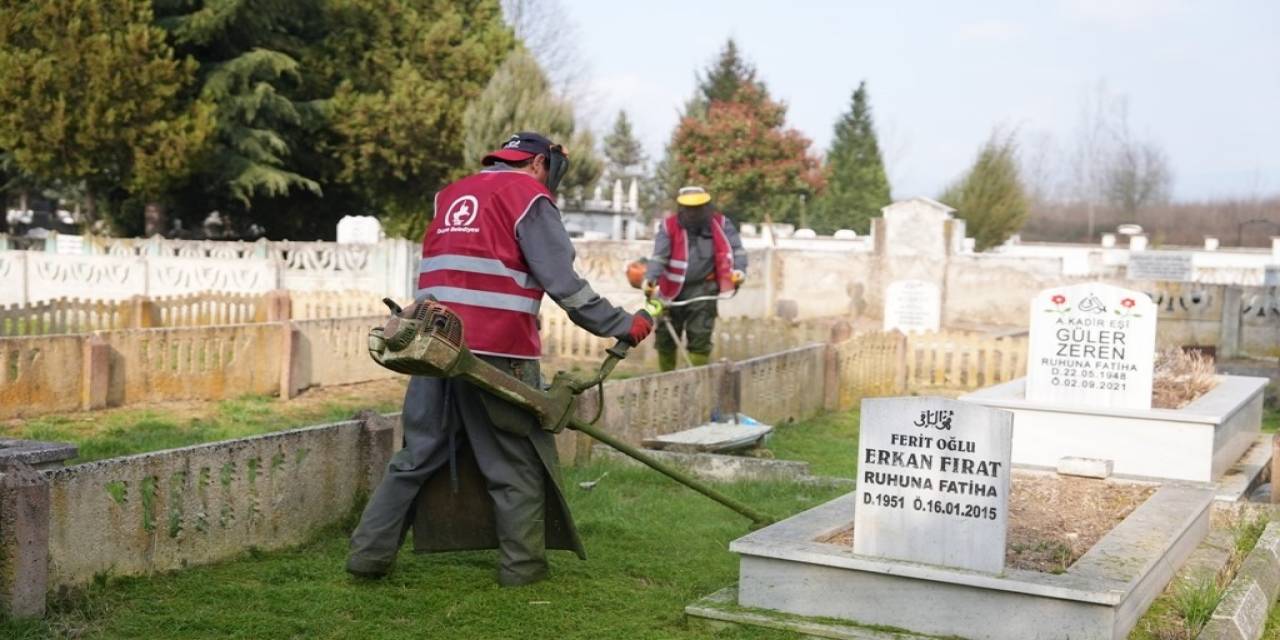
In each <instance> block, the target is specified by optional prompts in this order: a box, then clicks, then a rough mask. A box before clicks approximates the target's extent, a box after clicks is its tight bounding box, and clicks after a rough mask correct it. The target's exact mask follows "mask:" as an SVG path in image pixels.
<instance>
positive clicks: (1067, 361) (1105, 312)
mask: <svg viewBox="0 0 1280 640" xmlns="http://www.w3.org/2000/svg"><path fill="white" fill-rule="evenodd" d="M1155 347H1156V305H1155V303H1153V302H1152V301H1151V298H1150V297H1148V296H1147V294H1145V293H1142V292H1141V291H1133V290H1130V289H1122V288H1120V287H1113V286H1111V285H1106V284H1094V283H1087V284H1077V285H1073V286H1070V287H1061V288H1057V289H1046V290H1044V291H1041V292H1040V295H1037V296H1036V297H1035V299H1034V300H1032V302H1031V338H1030V343H1029V345H1028V348H1027V400H1033V401H1037V402H1045V403H1050V404H1055V405H1072V406H1080V407H1090V408H1123V409H1150V408H1151V369H1152V365H1153V361H1154V358H1155Z"/></svg>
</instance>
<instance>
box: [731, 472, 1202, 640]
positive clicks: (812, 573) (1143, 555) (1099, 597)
mask: <svg viewBox="0 0 1280 640" xmlns="http://www.w3.org/2000/svg"><path fill="white" fill-rule="evenodd" d="M1213 495H1214V490H1213V487H1212V486H1211V485H1207V484H1203V483H1167V484H1164V485H1161V486H1160V487H1159V488H1158V489H1157V490H1156V492H1155V493H1154V494H1153V495H1152V496H1151V497H1150V498H1148V499H1147V501H1146V502H1144V503H1143V504H1142V505H1140V506H1139V507H1138V508H1137V509H1135V510H1134V511H1133V512H1132V513H1130V514H1129V516H1128V517H1126V518H1125V519H1124V520H1123V521H1121V523H1120V524H1119V525H1117V526H1116V527H1115V528H1114V529H1112V531H1111V532H1109V533H1108V534H1107V535H1106V536H1104V537H1103V538H1102V539H1101V540H1099V541H1098V543H1097V544H1095V545H1094V546H1093V548H1091V549H1090V550H1089V551H1088V552H1087V553H1086V554H1085V555H1084V556H1082V557H1081V558H1080V559H1079V560H1077V561H1076V562H1075V563H1074V564H1073V565H1072V566H1071V567H1070V568H1068V569H1067V571H1066V572H1065V573H1062V574H1058V575H1054V574H1046V573H1039V572H1035V571H1026V570H1020V569H1006V570H1005V571H1004V572H1003V573H1001V574H984V573H979V572H973V571H964V570H959V569H950V568H945V567H937V566H930V565H923V564H917V563H910V562H901V561H895V560H884V559H878V558H869V557H864V556H857V555H854V554H853V550H852V548H845V547H843V546H839V545H832V544H825V543H820V542H816V541H815V540H817V539H820V538H822V537H824V536H828V535H831V534H832V533H835V532H836V531H838V530H840V529H842V528H844V527H846V526H848V524H849V523H850V522H852V515H853V513H854V512H855V511H856V507H857V505H856V504H855V503H856V499H855V497H856V494H854V493H850V494H846V495H844V496H842V497H840V498H836V499H835V500H832V501H830V502H827V503H825V504H823V505H820V506H818V507H815V508H813V509H810V510H808V511H805V512H803V513H801V514H799V515H796V516H793V517H791V518H789V519H787V520H784V521H782V522H780V523H778V524H775V525H773V526H770V527H767V528H765V529H761V530H760V531H756V532H754V533H751V534H749V535H747V536H744V537H742V538H739V539H738V540H735V541H733V543H731V544H730V546H729V549H730V551H733V552H735V553H738V554H739V555H740V556H741V568H740V583H739V600H738V603H739V605H741V606H744V607H757V608H764V609H773V610H777V611H783V612H785V613H791V614H797V615H802V616H818V617H827V618H837V619H844V620H849V621H853V622H857V623H859V624H864V625H888V626H893V627H900V628H906V629H910V630H911V631H912V632H915V633H926V634H927V633H933V634H959V635H962V636H965V637H973V638H1011V639H1012V638H1026V637H1033V636H1034V635H1035V634H1034V629H1058V628H1060V629H1063V630H1076V631H1079V632H1080V634H1081V637H1090V638H1094V637H1098V638H1101V637H1114V638H1123V637H1124V634H1126V633H1127V632H1128V630H1129V629H1131V628H1132V627H1133V625H1134V624H1135V623H1136V622H1137V620H1138V618H1139V617H1140V616H1141V614H1142V612H1143V611H1145V609H1146V607H1147V606H1148V605H1150V603H1151V601H1152V600H1154V599H1155V598H1156V596H1157V595H1159V593H1160V591H1161V590H1162V589H1163V588H1164V586H1165V585H1166V584H1167V583H1168V581H1169V580H1170V579H1171V578H1172V577H1173V573H1174V571H1175V570H1176V568H1177V567H1178V566H1181V564H1182V563H1183V562H1184V561H1185V560H1186V557H1187V556H1188V555H1189V554H1190V553H1191V552H1192V551H1193V550H1194V549H1195V547H1196V545H1198V544H1199V543H1200V541H1201V540H1202V539H1203V538H1204V536H1205V535H1206V533H1207V532H1208V530H1209V515H1210V511H1211V505H1212V502H1213ZM1152 535H1155V536H1158V538H1157V539H1156V540H1155V541H1153V540H1152ZM833 594H841V595H833ZM860 594H861V595H860ZM870 594H877V595H876V596H875V597H871V596H870ZM884 594H892V598H893V599H894V600H895V601H900V602H903V603H907V604H906V605H905V606H902V607H893V606H889V605H888V603H887V602H886V599H885V598H884V597H883V596H884ZM925 602H927V603H930V604H929V606H928V607H920V606H919V604H920V603H925ZM996 619H999V620H1002V624H1000V625H998V626H996V627H993V626H992V625H991V621H992V620H996ZM1029 633H1030V635H1028V634H1029Z"/></svg>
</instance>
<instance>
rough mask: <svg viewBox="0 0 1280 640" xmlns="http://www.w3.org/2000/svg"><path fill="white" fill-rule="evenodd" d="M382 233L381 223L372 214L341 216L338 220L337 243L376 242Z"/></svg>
mask: <svg viewBox="0 0 1280 640" xmlns="http://www.w3.org/2000/svg"><path fill="white" fill-rule="evenodd" d="M384 235H385V234H383V232H382V223H381V222H378V219H377V218H375V217H373V216H342V219H341V220H338V243H339V244H377V243H379V242H382V238H383V236H384Z"/></svg>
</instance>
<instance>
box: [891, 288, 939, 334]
mask: <svg viewBox="0 0 1280 640" xmlns="http://www.w3.org/2000/svg"><path fill="white" fill-rule="evenodd" d="M941 324H942V293H941V292H940V291H939V290H938V285H936V284H934V283H932V282H926V281H924V280H898V281H896V282H892V283H890V284H889V286H888V287H887V288H886V289H885V292H884V330H885V331H892V330H894V329H897V330H898V331H902V332H903V333H911V332H913V331H914V332H928V331H937V330H938V327H939V326H941Z"/></svg>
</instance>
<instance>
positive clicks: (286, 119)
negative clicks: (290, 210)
mask: <svg viewBox="0 0 1280 640" xmlns="http://www.w3.org/2000/svg"><path fill="white" fill-rule="evenodd" d="M156 5H157V8H158V9H159V16H160V24H162V25H164V26H165V27H166V28H167V29H168V30H169V32H170V34H171V36H172V38H173V41H174V42H175V44H176V46H177V48H178V51H179V53H181V54H183V55H187V56H190V57H191V58H192V59H194V60H197V61H198V62H199V71H198V79H199V83H200V98H201V99H202V100H204V101H206V102H208V103H210V104H212V105H213V106H214V114H215V122H216V127H215V132H214V136H213V145H212V148H211V150H210V153H209V154H207V155H206V156H205V158H204V160H205V162H204V163H203V164H202V167H201V175H200V176H199V180H198V182H199V183H200V184H203V185H205V188H206V189H207V190H208V192H209V194H210V195H211V196H212V198H213V201H212V202H211V203H210V204H211V205H212V206H213V207H215V208H228V207H232V208H243V209H249V208H251V207H252V206H253V204H254V203H255V200H256V199H258V198H272V197H276V196H282V195H286V194H288V193H289V192H290V191H292V190H295V189H300V190H305V191H309V192H312V193H314V194H316V195H320V194H321V193H322V189H321V187H320V183H319V182H318V181H317V179H316V178H317V176H315V175H310V176H308V175H303V174H302V173H299V172H298V171H296V170H294V169H293V168H292V167H291V164H290V154H291V153H292V152H293V150H294V149H295V148H296V147H298V146H299V145H300V144H302V143H301V140H302V139H303V138H304V134H305V129H304V127H303V126H302V125H303V120H304V118H305V117H307V116H311V117H312V118H313V119H314V118H316V117H318V115H319V114H318V113H309V111H311V110H314V109H317V108H318V107H319V105H315V104H308V103H306V102H304V101H302V100H300V99H299V97H298V96H299V94H300V90H299V87H300V84H301V82H302V70H301V68H300V65H299V63H298V59H297V56H298V52H299V51H300V50H301V48H302V46H303V44H304V40H303V37H302V34H303V33H304V29H305V26H306V22H307V20H308V19H309V18H311V17H313V16H315V15H317V13H318V9H319V5H320V3H319V0H205V1H203V2H195V3H193V2H191V1H190V0H157V2H156ZM237 205H238V207H237ZM203 213H205V211H198V212H197V214H199V215H202V214H203Z"/></svg>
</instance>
